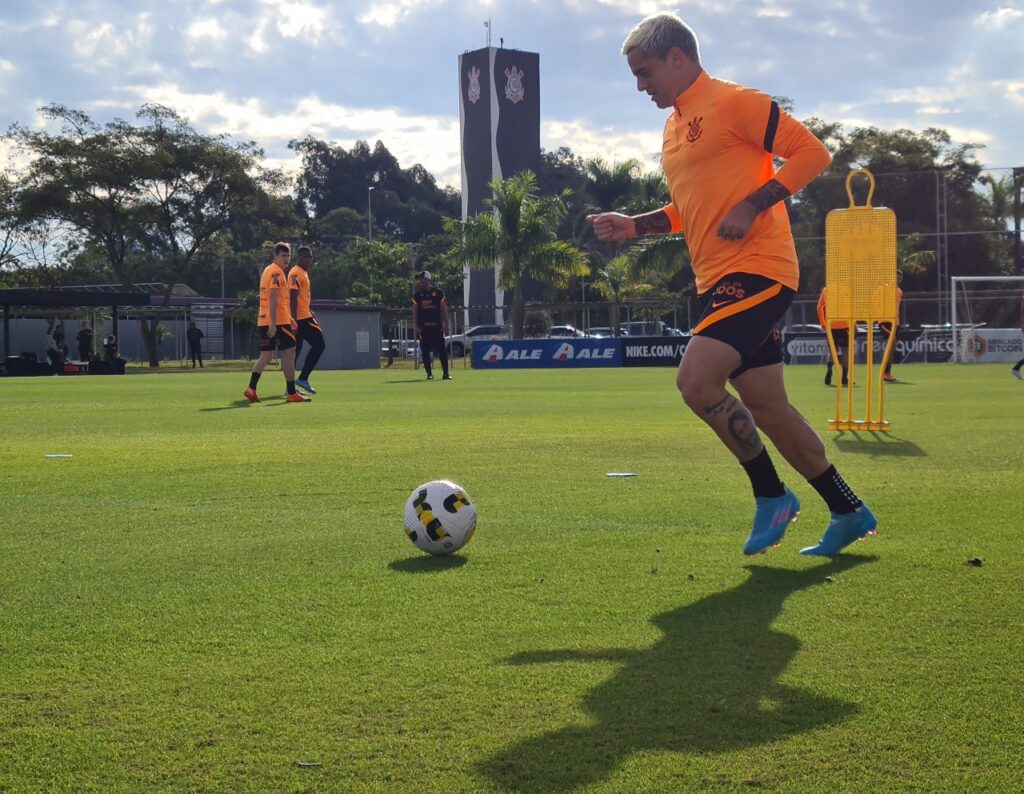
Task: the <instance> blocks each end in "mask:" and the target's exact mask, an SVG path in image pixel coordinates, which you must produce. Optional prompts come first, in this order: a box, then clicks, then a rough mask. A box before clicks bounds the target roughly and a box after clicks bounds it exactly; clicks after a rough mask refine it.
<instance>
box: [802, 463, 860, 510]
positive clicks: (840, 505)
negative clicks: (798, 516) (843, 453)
mask: <svg viewBox="0 0 1024 794" xmlns="http://www.w3.org/2000/svg"><path fill="white" fill-rule="evenodd" d="M807 482H809V483H810V484H811V486H812V487H813V488H814V490H815V491H817V492H818V493H819V494H820V495H821V498H822V499H824V500H825V502H826V504H828V509H829V510H831V511H832V512H833V513H839V514H840V515H845V514H846V513H852V512H853V511H854V510H856V509H857V508H858V507H860V506H861V505H862V504H864V503H863V502H862V501H861V500H860V499H858V498H857V494H855V493H854V492H853V489H852V488H850V486H849V485H847V484H846V481H845V480H844V479H843V478H842V477H841V476H839V472H837V471H836V467H835V466H829V467H828V468H827V469H826V470H825V472H824V473H823V474H820V475H818V476H817V477H815V478H814V479H813V480H808V481H807Z"/></svg>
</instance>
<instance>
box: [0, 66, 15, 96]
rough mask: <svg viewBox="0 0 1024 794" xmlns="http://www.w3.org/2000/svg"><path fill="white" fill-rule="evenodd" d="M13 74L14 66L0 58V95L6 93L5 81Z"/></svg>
mask: <svg viewBox="0 0 1024 794" xmlns="http://www.w3.org/2000/svg"><path fill="white" fill-rule="evenodd" d="M14 72H15V68H14V64H13V63H11V62H10V61H6V60H4V59H3V58H0V94H3V93H4V92H5V91H6V89H7V81H8V80H9V79H10V78H11V76H12V75H13V74H14Z"/></svg>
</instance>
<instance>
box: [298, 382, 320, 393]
mask: <svg viewBox="0 0 1024 794" xmlns="http://www.w3.org/2000/svg"><path fill="white" fill-rule="evenodd" d="M295 385H296V386H298V387H299V388H300V389H302V390H303V391H304V392H306V394H316V389H314V388H313V387H312V386H310V385H309V381H308V380H306V379H305V378H299V379H298V380H297V381H295Z"/></svg>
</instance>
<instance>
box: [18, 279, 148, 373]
mask: <svg viewBox="0 0 1024 794" xmlns="http://www.w3.org/2000/svg"><path fill="white" fill-rule="evenodd" d="M149 305H150V296H149V294H147V293H146V292H144V291H142V290H137V291H130V290H127V289H125V288H124V287H120V288H117V289H114V288H109V289H101V288H88V287H62V288H58V289H4V290H0V306H2V307H3V315H4V324H3V334H4V341H3V349H4V361H6V360H7V359H8V358H9V357H10V356H11V348H12V343H14V342H16V341H18V340H17V339H16V338H15V337H14V335H13V333H12V328H11V319H12V317H14V316H30V317H34V318H37V317H50V316H52V315H53V313H54V311H55V310H58V309H98V308H102V309H109V310H110V316H111V322H112V327H111V333H113V334H114V335H115V336H117V318H118V314H119V313H120V312H121V311H122V309H123V308H125V307H142V306H149Z"/></svg>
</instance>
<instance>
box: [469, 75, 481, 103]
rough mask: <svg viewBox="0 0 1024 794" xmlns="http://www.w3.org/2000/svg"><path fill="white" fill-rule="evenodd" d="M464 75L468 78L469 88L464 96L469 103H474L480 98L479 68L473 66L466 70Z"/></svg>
mask: <svg viewBox="0 0 1024 794" xmlns="http://www.w3.org/2000/svg"><path fill="white" fill-rule="evenodd" d="M466 77H468V78H469V90H468V91H467V92H466V98H467V99H468V100H469V102H470V104H472V105H475V104H476V103H477V102H478V101H479V100H480V70H479V69H477V68H476V67H475V66H474V67H473V68H472V69H470V70H469V71H468V72H466Z"/></svg>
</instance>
